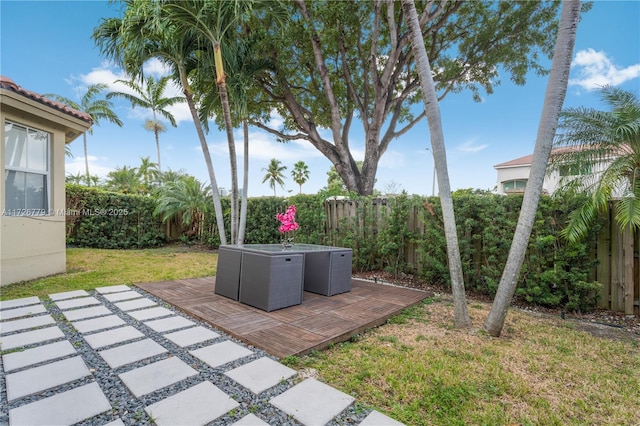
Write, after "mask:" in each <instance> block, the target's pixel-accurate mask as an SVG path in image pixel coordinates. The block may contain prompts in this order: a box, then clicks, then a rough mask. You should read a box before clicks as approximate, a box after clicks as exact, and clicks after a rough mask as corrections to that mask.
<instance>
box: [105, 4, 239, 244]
mask: <svg viewBox="0 0 640 426" xmlns="http://www.w3.org/2000/svg"><path fill="white" fill-rule="evenodd" d="M93 39H94V40H95V41H96V43H97V44H98V45H99V46H100V50H101V52H102V54H104V55H106V56H107V57H109V58H110V59H112V60H113V61H115V62H116V63H118V64H120V65H121V66H123V67H125V68H126V70H127V72H128V73H129V74H131V75H132V76H137V75H140V74H141V73H142V68H143V65H144V62H145V61H146V60H147V59H150V58H159V59H160V60H161V61H162V62H164V63H165V64H167V65H169V66H170V67H171V68H172V69H173V75H174V79H175V80H176V81H179V82H180V85H181V86H182V90H183V93H184V96H185V99H186V101H187V105H188V106H189V111H190V113H191V117H192V118H193V123H194V126H195V128H196V133H197V134H198V140H199V141H200V146H201V147H202V154H203V156H204V159H205V163H206V165H207V171H208V173H209V180H210V182H211V188H212V190H211V191H210V192H211V197H212V199H213V206H214V210H215V215H216V225H217V227H218V232H219V234H220V242H221V244H223V245H226V244H227V239H226V233H225V226H224V212H223V211H222V204H221V202H220V192H219V191H218V184H217V180H216V175H215V170H214V167H213V162H212V160H211V154H210V152H209V145H208V143H207V140H206V137H205V135H204V127H203V123H202V121H201V120H200V117H199V114H198V109H197V107H196V103H195V100H194V95H193V91H192V89H191V85H190V82H189V78H188V75H189V72H190V68H192V67H193V62H194V61H193V59H194V57H195V56H196V52H198V51H199V49H198V43H197V40H196V39H195V37H194V34H193V32H192V31H189V30H188V29H185V30H183V31H180V32H179V31H178V27H177V26H176V25H175V24H174V23H172V22H171V21H169V19H168V18H167V16H164V15H163V9H162V8H156V7H155V5H154V4H152V3H149V2H146V1H130V2H128V3H127V9H126V10H125V16H124V18H122V19H120V18H109V19H105V20H104V21H103V22H102V23H101V24H100V25H99V26H98V27H97V28H96V30H95V31H94V33H93Z"/></svg>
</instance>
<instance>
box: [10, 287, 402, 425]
mask: <svg viewBox="0 0 640 426" xmlns="http://www.w3.org/2000/svg"><path fill="white" fill-rule="evenodd" d="M96 291H97V292H98V293H100V294H101V295H102V296H100V300H98V299H96V298H95V297H93V296H91V294H89V293H87V292H84V290H82V291H72V292H64V293H56V294H54V295H52V296H53V297H52V299H53V300H55V302H56V304H57V305H58V306H59V307H60V308H61V309H67V310H65V311H64V312H63V315H64V316H65V317H66V318H67V320H68V321H71V322H72V325H73V326H74V327H75V328H76V330H78V332H79V333H81V334H82V335H83V338H84V339H85V340H86V341H87V343H88V344H89V345H90V346H91V347H92V348H93V349H95V350H96V352H97V354H99V355H100V356H101V357H102V358H103V359H104V360H105V362H106V363H107V365H109V367H110V368H112V369H116V368H120V367H124V366H126V365H128V364H131V363H134V362H139V361H143V360H146V359H149V358H152V357H157V359H160V360H158V361H154V362H153V363H151V364H147V365H145V366H143V367H139V368H135V369H133V370H130V371H126V372H123V373H121V374H119V378H120V380H121V381H122V382H121V383H120V384H119V385H118V386H120V387H121V389H124V387H123V386H122V384H124V385H125V386H126V387H127V388H128V389H129V390H130V391H131V392H132V394H133V395H134V396H135V397H143V396H145V395H149V394H151V393H153V392H155V391H157V390H160V389H163V388H165V387H167V386H171V385H172V384H175V383H180V382H182V383H181V384H184V383H185V382H183V380H186V379H188V378H192V379H191V381H189V382H186V383H189V384H190V383H192V382H198V381H199V380H202V379H198V377H197V375H198V374H199V372H198V368H199V369H202V368H203V364H201V363H197V362H196V363H194V364H193V365H189V363H187V362H185V361H183V360H182V359H180V358H179V357H176V356H171V354H169V355H168V356H170V357H169V358H166V356H165V355H163V354H165V353H168V352H169V350H168V349H167V348H171V347H173V348H175V347H174V346H173V345H171V344H169V343H168V342H166V341H164V340H163V342H164V343H163V344H168V345H169V346H167V348H165V347H163V346H162V345H161V344H159V343H158V342H156V340H154V339H156V338H157V335H155V334H151V335H149V336H145V333H144V332H141V331H140V330H138V329H137V328H136V327H137V326H136V327H132V326H130V325H127V324H126V322H125V321H123V320H122V319H121V318H120V317H119V316H118V315H114V312H113V311H112V310H111V309H110V308H109V307H110V306H111V305H110V303H114V305H115V306H116V307H117V308H118V309H120V310H122V311H123V312H126V313H127V314H128V315H130V316H131V317H132V318H134V319H136V320H138V321H144V323H143V324H145V325H147V326H148V327H149V329H150V330H154V331H156V332H159V333H163V336H164V337H165V338H166V339H168V340H169V341H171V342H173V343H174V344H176V345H178V346H180V347H183V348H187V347H189V346H191V345H195V344H202V343H205V342H207V341H209V340H212V341H215V339H218V338H219V337H221V336H220V334H219V333H216V332H215V331H213V330H211V329H209V328H206V327H203V326H201V325H198V324H197V323H196V322H194V321H192V320H191V318H189V317H184V316H182V315H176V313H175V312H173V311H171V310H169V309H167V308H165V307H162V306H159V305H158V304H157V302H155V301H154V300H151V299H149V298H147V297H145V296H144V295H143V294H141V293H138V292H136V291H133V290H132V289H131V288H130V287H129V286H126V285H116V286H108V287H101V288H98V289H96ZM134 293H135V294H134ZM103 297H104V299H103ZM132 297H134V298H133V299H131V298H132ZM103 300H107V302H103ZM87 302H89V303H96V302H97V303H98V304H96V305H88V306H87V305H85V303H87ZM47 306H48V305H47ZM85 306H87V307H85ZM74 307H78V308H76V309H72V308H74ZM0 309H1V311H0V318H2V319H3V320H4V321H2V322H0V334H4V335H3V337H2V338H1V339H0V344H1V349H2V350H10V349H15V348H20V347H22V346H28V345H35V344H39V346H36V347H32V348H29V349H26V350H22V351H16V352H11V353H7V354H5V355H3V356H2V361H3V362H2V367H3V369H2V370H3V371H2V374H3V376H4V379H5V385H6V386H5V389H6V395H7V400H8V401H10V402H11V405H10V406H13V407H14V408H11V409H10V410H9V424H10V425H12V426H13V425H27V424H28V425H34V426H35V425H51V424H56V425H58V424H60V425H71V424H75V423H77V422H81V421H85V420H88V419H91V418H92V417H94V416H97V415H100V414H103V416H101V421H100V424H103V423H104V422H105V420H104V419H105V418H107V419H109V420H106V421H107V422H108V423H107V425H105V426H124V422H123V421H122V419H115V420H113V421H110V419H113V418H114V417H115V415H110V414H106V413H107V412H109V411H110V410H111V405H110V403H109V400H108V399H107V398H106V396H105V394H104V393H103V391H102V390H101V388H100V385H99V384H98V383H96V382H91V383H89V384H86V385H82V386H78V387H75V388H73V389H71V390H66V389H68V388H69V387H73V386H74V385H75V386H77V385H78V384H79V383H77V382H76V381H77V380H79V379H83V378H85V379H84V380H85V382H86V381H87V379H86V377H90V376H91V372H90V371H89V369H88V368H87V365H86V364H85V363H84V361H83V360H82V357H80V356H78V354H77V351H76V349H75V348H74V347H73V345H72V344H71V343H70V342H69V341H68V340H62V339H64V337H65V335H64V333H63V332H62V330H61V329H60V328H59V327H57V326H52V327H45V328H41V329H35V330H34V329H33V328H36V327H42V326H47V325H49V324H55V322H56V318H54V317H53V316H52V315H50V314H48V313H47V307H45V306H44V304H42V303H41V302H40V299H38V298H37V297H31V298H24V299H18V300H14V301H8V302H0ZM25 317H28V318H25ZM112 327H117V328H112ZM185 327H188V328H185ZM107 328H111V329H109V330H107ZM63 329H65V328H64V327H63ZM149 329H147V330H149ZM23 330H25V331H23ZM8 333H13V334H8ZM137 339H142V340H137ZM55 340H58V341H55ZM112 345H114V346H113V347H110V348H107V347H109V346H112ZM189 353H190V354H191V355H193V356H195V357H196V358H198V359H200V360H201V361H203V362H204V363H206V364H207V365H208V366H210V367H213V368H218V367H221V366H223V365H225V364H227V363H229V362H232V361H236V360H240V359H242V358H244V357H248V356H251V355H253V354H254V352H253V351H252V350H250V349H249V348H247V347H246V346H244V345H242V344H238V343H235V342H233V341H231V340H224V341H222V342H218V343H213V342H212V344H210V345H208V346H205V347H202V348H199V349H195V350H191V351H189ZM158 355H161V356H158ZM83 356H84V355H83ZM103 368H104V367H100V369H103ZM205 368H206V367H205ZM227 369H228V368H227ZM202 371H203V373H204V371H205V370H202ZM223 374H225V375H226V376H227V377H229V378H231V379H232V380H234V381H236V382H237V383H238V384H239V385H240V386H243V387H245V388H246V389H249V390H250V391H251V392H253V393H254V394H260V393H261V392H264V391H265V390H267V389H270V388H272V387H273V386H276V385H278V384H279V383H281V382H282V381H283V380H286V379H289V378H291V377H293V376H295V374H296V371H295V370H292V369H290V368H288V367H286V366H284V365H282V364H280V363H278V362H276V361H274V360H272V359H271V358H269V357H262V358H259V359H257V360H253V361H251V362H247V363H245V364H243V365H241V366H239V367H237V368H234V369H232V370H230V371H226V372H223ZM212 380H213V379H212ZM65 384H66V385H65ZM61 385H65V386H64V387H63V386H61ZM50 389H54V392H58V393H56V394H54V395H53V396H51V397H47V398H43V399H38V398H42V396H43V395H38V393H40V392H43V391H47V390H50ZM49 392H50V391H49ZM29 395H34V396H31V397H30V398H28V399H27V398H25V399H22V398H24V397H26V396H29ZM34 399H35V400H36V401H35V402H29V401H32V400H34ZM7 400H5V401H7ZM353 401H354V398H352V397H351V396H349V395H347V394H345V393H343V392H340V391H338V390H336V389H334V388H332V387H330V386H328V385H326V384H323V383H320V382H318V381H317V380H314V379H307V380H305V381H303V382H301V383H299V384H297V385H295V386H293V387H291V388H290V389H288V390H286V391H285V392H283V393H281V394H280V395H278V396H276V397H273V398H271V400H270V401H269V402H270V403H271V404H272V405H273V406H275V407H277V408H279V409H280V410H282V411H284V412H285V413H287V414H288V415H290V416H292V417H294V418H296V419H297V420H298V421H300V422H301V423H302V424H305V425H316V424H326V423H327V422H329V421H330V420H331V419H333V418H334V417H335V416H337V415H339V414H340V413H341V412H342V411H343V410H344V409H345V408H346V407H347V406H349V405H350V404H351V403H352V402H353ZM21 404H22V405H21ZM239 406H240V404H239V403H238V402H237V401H235V400H234V399H233V398H231V397H230V395H228V394H226V393H225V392H223V391H222V390H221V389H219V388H218V387H217V386H215V384H214V383H212V382H210V381H208V380H207V381H204V382H201V383H199V384H197V385H194V386H191V387H189V388H188V389H186V390H184V391H181V392H179V393H177V394H174V395H172V396H169V397H167V398H165V399H163V400H161V401H158V402H156V403H154V404H151V405H148V406H147V407H146V408H145V411H146V412H147V413H148V414H149V416H150V417H151V419H152V420H153V422H154V423H155V424H157V425H159V426H165V425H167V426H169V425H170V426H173V425H176V424H181V425H189V426H191V425H204V424H207V423H209V422H211V421H213V420H215V419H217V418H219V417H221V416H223V415H225V414H226V413H228V412H229V411H230V410H233V409H235V408H238V407H239ZM244 410H246V408H244ZM117 412H118V410H114V411H113V413H114V414H115V413H117ZM256 414H257V415H255V414H247V415H246V416H245V417H243V418H242V419H241V420H239V421H237V422H235V423H234V425H238V426H247V425H251V426H258V425H266V424H268V420H269V419H268V418H267V417H265V414H260V413H256ZM260 416H262V417H260ZM123 419H124V418H123ZM263 419H264V420H263ZM94 420H95V419H94ZM94 420H90V421H91V422H92V424H93V422H94ZM265 420H266V421H265ZM96 424H97V423H96ZM361 424H362V425H363V426H364V425H366V426H373V425H380V426H382V425H384V426H391V425H393V426H395V425H401V424H402V423H399V422H396V421H395V420H393V419H391V418H389V417H387V416H385V415H383V414H381V413H379V412H375V411H374V412H372V413H370V415H369V416H368V417H367V418H366V419H365V420H364V421H363V422H362V423H361Z"/></svg>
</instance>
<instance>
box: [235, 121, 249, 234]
mask: <svg viewBox="0 0 640 426" xmlns="http://www.w3.org/2000/svg"><path fill="white" fill-rule="evenodd" d="M242 130H243V133H244V146H243V149H244V157H243V158H244V160H243V173H244V174H243V176H242V201H241V205H240V224H239V225H238V244H243V243H244V232H245V228H246V227H247V198H248V195H247V187H248V186H249V122H248V121H247V119H246V118H245V119H244V120H242Z"/></svg>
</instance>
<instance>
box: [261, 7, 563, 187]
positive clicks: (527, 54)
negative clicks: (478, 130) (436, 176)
mask: <svg viewBox="0 0 640 426" xmlns="http://www.w3.org/2000/svg"><path fill="white" fill-rule="evenodd" d="M288 6H289V11H290V16H291V19H290V20H289V21H287V22H286V23H285V24H284V27H282V26H281V27H279V28H277V27H275V26H271V27H269V26H265V25H253V26H251V28H252V31H254V32H258V33H260V34H261V35H262V37H259V40H261V43H262V48H260V49H258V51H259V52H262V53H263V54H266V55H269V59H270V60H271V61H272V66H273V70H272V73H269V74H266V75H262V76H259V77H257V81H258V84H259V85H260V87H261V89H262V90H263V91H264V93H265V94H266V95H267V96H268V97H269V99H270V100H271V102H273V105H274V107H275V108H276V110H277V111H278V112H279V113H280V115H282V116H283V117H284V125H283V126H281V127H277V128H276V127H275V126H270V125H269V123H262V122H255V123H253V124H255V125H257V126H259V127H261V128H263V129H264V130H267V131H269V132H271V133H273V134H275V135H276V136H277V137H278V138H280V139H282V140H294V139H302V140H306V141H308V142H309V143H311V144H312V145H313V146H314V147H315V148H317V149H318V150H319V151H320V152H321V153H322V154H323V155H324V156H325V157H327V158H328V159H329V160H330V161H331V162H332V163H333V165H334V166H335V168H336V170H337V172H338V173H339V175H340V176H341V177H342V179H343V180H344V182H345V185H346V187H347V189H348V190H349V191H354V192H357V193H360V194H365V195H366V194H371V193H372V192H373V187H374V182H375V175H376V171H377V167H378V162H379V160H380V158H381V157H382V155H383V154H384V153H385V151H386V150H387V149H388V147H389V145H390V143H391V142H392V141H393V140H394V139H397V138H399V137H400V136H402V135H404V134H405V133H406V132H408V131H409V130H410V129H411V128H412V127H413V126H414V125H415V124H416V123H418V122H419V121H420V120H421V119H423V118H424V112H423V109H422V108H419V107H416V108H412V107H413V106H414V105H416V104H418V103H419V101H420V96H421V94H420V87H419V86H420V84H419V79H418V74H417V69H416V64H415V58H414V55H413V53H412V51H411V49H410V41H409V36H408V32H407V27H406V22H405V19H404V17H403V14H402V12H401V7H400V5H399V4H397V3H395V2H356V1H340V2H305V1H304V0H297V1H295V2H290V3H288ZM417 9H418V14H419V23H420V28H421V30H422V35H423V39H424V41H425V45H426V49H427V55H428V57H429V61H430V63H431V64H432V69H433V70H435V71H434V75H433V78H434V82H435V85H436V89H437V92H438V99H439V100H441V99H442V98H444V97H445V96H446V95H447V94H449V93H452V92H453V93H455V92H460V91H463V90H465V89H468V90H470V91H471V93H472V96H473V97H474V98H475V99H477V100H479V99H480V96H481V91H484V92H486V93H488V94H490V93H491V92H492V91H493V87H494V86H496V85H498V84H500V78H501V76H503V75H508V76H509V78H511V80H512V81H514V82H515V83H516V84H524V83H525V79H526V75H527V73H529V72H530V71H534V72H536V73H538V74H544V73H546V72H547V71H546V70H545V69H544V67H543V65H542V60H543V59H545V57H550V55H551V53H552V50H553V46H554V41H555V39H554V37H555V33H556V27H557V13H558V3H556V2H553V3H546V2H545V3H543V2H526V1H525V2H514V1H500V2H441V3H435V2H426V3H424V2H420V3H419V4H418V5H417ZM354 121H359V122H361V124H362V126H363V130H364V140H363V141H352V140H351V126H352V125H353V124H354ZM327 130H328V131H327ZM355 143H358V144H363V145H364V153H365V154H364V161H363V166H362V169H361V170H359V169H358V167H357V166H356V161H355V159H354V156H353V150H352V146H353V145H354V144H355ZM359 149H362V148H359Z"/></svg>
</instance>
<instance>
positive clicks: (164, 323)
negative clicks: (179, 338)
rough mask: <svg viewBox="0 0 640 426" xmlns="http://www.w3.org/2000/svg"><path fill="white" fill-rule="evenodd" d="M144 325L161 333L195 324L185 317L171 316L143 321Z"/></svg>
mask: <svg viewBox="0 0 640 426" xmlns="http://www.w3.org/2000/svg"><path fill="white" fill-rule="evenodd" d="M144 325H146V326H147V327H150V328H151V329H152V330H155V331H157V332H158V333H162V332H163V331H171V330H177V329H179V328H185V327H191V326H194V325H196V323H194V322H193V321H189V320H188V319H186V318H185V317H181V316H173V317H167V318H162V319H157V320H152V321H145V322H144Z"/></svg>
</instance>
